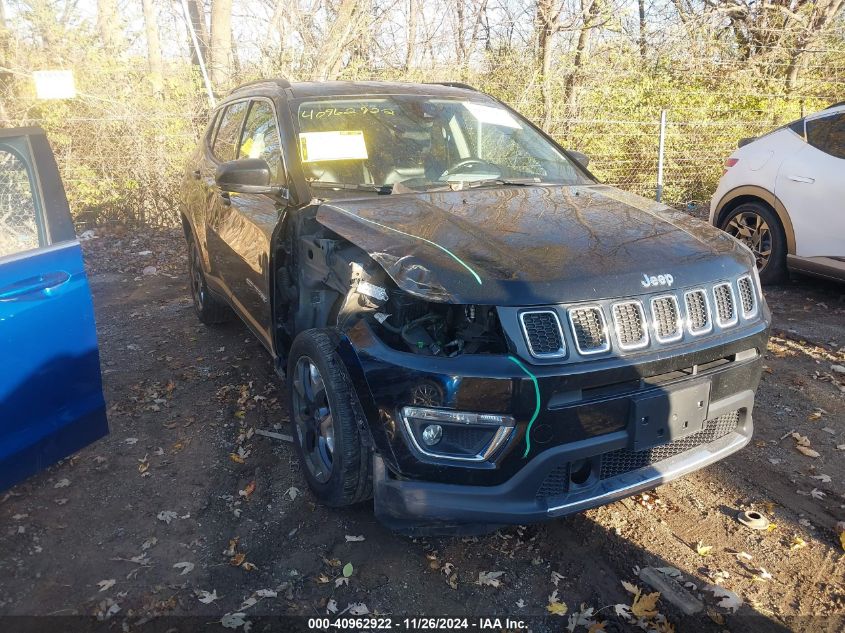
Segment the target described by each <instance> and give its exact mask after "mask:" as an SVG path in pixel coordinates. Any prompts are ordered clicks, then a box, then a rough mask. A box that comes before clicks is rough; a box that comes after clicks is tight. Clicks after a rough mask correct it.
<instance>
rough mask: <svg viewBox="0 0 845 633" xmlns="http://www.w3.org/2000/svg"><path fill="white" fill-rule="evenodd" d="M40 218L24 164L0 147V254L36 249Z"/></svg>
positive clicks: (14, 155)
mask: <svg viewBox="0 0 845 633" xmlns="http://www.w3.org/2000/svg"><path fill="white" fill-rule="evenodd" d="M38 224H39V218H38V211H37V208H36V203H35V197H34V196H33V193H32V179H31V177H30V173H29V169H28V168H27V165H26V163H24V161H23V160H21V158H20V157H19V156H18V154H17V153H16V152H14V151H12V150H11V149H9V148H5V147H2V146H0V257H6V256H8V255H15V254H17V253H22V252H24V251H28V250H32V249H34V248H38V247H39V246H40V245H41V244H40V241H39V233H40V231H39V228H38Z"/></svg>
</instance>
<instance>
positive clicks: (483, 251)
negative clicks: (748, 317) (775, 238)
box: [317, 185, 752, 306]
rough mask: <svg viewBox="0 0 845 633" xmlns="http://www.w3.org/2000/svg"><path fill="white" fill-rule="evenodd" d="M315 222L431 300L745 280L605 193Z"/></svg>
mask: <svg viewBox="0 0 845 633" xmlns="http://www.w3.org/2000/svg"><path fill="white" fill-rule="evenodd" d="M317 220H318V222H320V223H321V224H322V225H324V226H326V227H327V228H329V229H331V230H332V231H334V232H335V233H337V234H338V235H340V236H342V237H344V238H345V239H347V240H349V241H350V242H352V243H353V244H355V245H356V246H358V247H359V248H362V249H363V250H365V251H366V252H367V253H368V254H369V255H370V256H371V257H372V258H373V259H374V260H375V261H377V262H378V263H379V264H380V265H381V266H383V267H384V269H385V271H387V274H388V275H390V277H391V278H392V279H393V281H394V282H396V284H397V285H398V286H399V287H400V288H401V289H403V290H405V291H407V292H409V293H411V294H413V295H415V296H418V297H421V298H425V299H428V300H431V301H442V302H452V303H462V304H469V303H475V304H485V305H499V306H528V305H543V304H556V303H567V302H575V301H583V300H592V299H606V298H613V297H622V296H631V295H636V294H642V293H644V292H652V291H656V290H660V289H661V288H662V289H665V288H666V286H665V285H664V286H661V287H645V286H644V285H643V281H644V277H643V276H644V275H647V276H649V277H651V276H657V275H667V274H669V275H671V276H672V278H673V280H674V281H673V285H674V287H676V288H677V287H689V286H694V285H698V284H701V283H705V282H713V281H716V280H719V279H724V278H729V277H734V276H737V275H740V274H742V273H745V272H747V271H748V270H749V269H750V267H751V265H752V261H751V255H750V253H748V252H747V251H746V250H745V249H743V248H742V247H741V246H739V244H738V242H736V241H735V240H734V239H732V238H730V237H728V236H727V235H725V234H723V233H721V232H720V231H718V230H716V229H715V228H713V227H712V226H710V225H709V224H706V223H705V222H703V221H701V220H697V219H695V218H692V217H691V216H689V215H687V214H685V213H681V212H678V211H674V210H671V209H669V208H668V207H666V206H665V205H662V204H659V203H655V202H654V201H651V200H647V199H645V198H641V197H639V196H636V195H634V194H630V193H626V192H623V191H620V190H618V189H615V188H613V187H608V186H605V185H577V186H554V187H548V186H530V187H496V188H492V187H491V188H479V189H469V190H463V191H447V192H429V193H419V194H395V195H389V196H378V197H368V198H358V199H354V200H332V201H324V202H322V203H320V205H319V208H318V209H317Z"/></svg>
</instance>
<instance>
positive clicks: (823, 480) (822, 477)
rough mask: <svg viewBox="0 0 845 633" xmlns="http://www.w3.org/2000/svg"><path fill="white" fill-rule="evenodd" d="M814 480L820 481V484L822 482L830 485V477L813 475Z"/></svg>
mask: <svg viewBox="0 0 845 633" xmlns="http://www.w3.org/2000/svg"><path fill="white" fill-rule="evenodd" d="M812 478H813V479H818V480H819V481H820V482H822V483H823V484H829V483H830V475H825V474H821V475H812Z"/></svg>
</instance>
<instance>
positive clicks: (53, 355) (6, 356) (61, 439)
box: [0, 128, 108, 490]
mask: <svg viewBox="0 0 845 633" xmlns="http://www.w3.org/2000/svg"><path fill="white" fill-rule="evenodd" d="M107 433H108V423H107V421H106V410H105V401H104V399H103V389H102V382H101V378H100V358H99V351H98V349H97V334H96V329H95V325H94V306H93V303H92V301H91V291H90V288H89V286H88V279H87V277H86V275H85V268H84V266H83V263H82V249H81V248H80V245H79V241H78V240H77V238H76V234H75V233H74V228H73V223H72V221H71V217H70V210H69V209H68V203H67V198H66V197H65V191H64V187H63V186H62V181H61V178H60V177H59V171H58V168H57V166H56V161H55V158H54V157H53V152H52V150H51V149H50V144H49V143H48V141H47V137H46V135H45V134H44V131H43V130H42V129H40V128H15V129H6V130H0V490H2V489H5V488H8V487H10V486H12V485H14V484H16V483H18V482H19V481H21V480H23V479H25V478H26V477H29V476H30V475H32V474H34V473H36V472H38V471H39V470H42V469H43V468H46V467H47V466H50V465H51V464H54V463H55V462H57V461H58V460H60V459H62V458H63V457H67V456H68V455H71V454H73V453H74V452H76V451H78V450H79V449H81V448H82V447H84V446H86V445H87V444H90V443H91V442H93V441H94V440H97V439H99V438H101V437H103V436H104V435H106V434H107Z"/></svg>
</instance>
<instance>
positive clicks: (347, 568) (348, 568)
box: [343, 563, 355, 578]
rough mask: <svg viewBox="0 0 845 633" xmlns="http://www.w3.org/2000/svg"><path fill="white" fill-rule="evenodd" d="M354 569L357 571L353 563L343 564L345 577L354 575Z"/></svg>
mask: <svg viewBox="0 0 845 633" xmlns="http://www.w3.org/2000/svg"><path fill="white" fill-rule="evenodd" d="M353 571H355V569H354V568H353V567H352V563H346V564H345V565H344V566H343V577H344V578H349V577H350V576H351V575H352V572H353Z"/></svg>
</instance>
